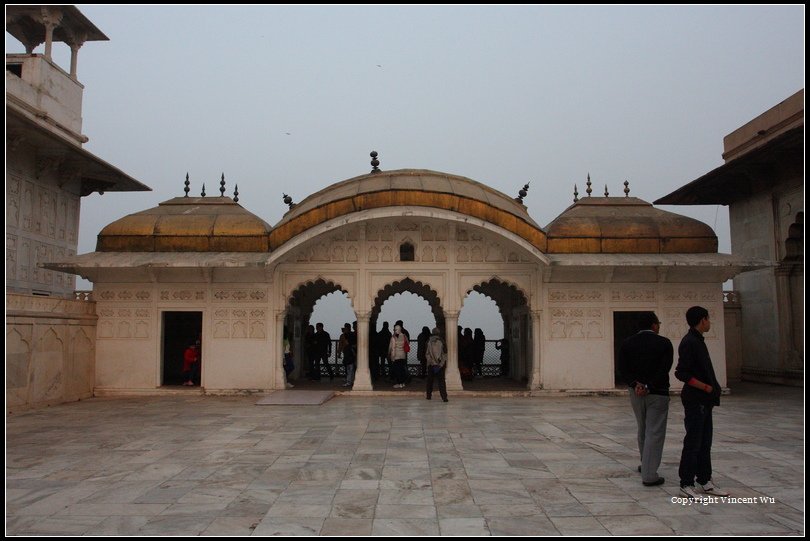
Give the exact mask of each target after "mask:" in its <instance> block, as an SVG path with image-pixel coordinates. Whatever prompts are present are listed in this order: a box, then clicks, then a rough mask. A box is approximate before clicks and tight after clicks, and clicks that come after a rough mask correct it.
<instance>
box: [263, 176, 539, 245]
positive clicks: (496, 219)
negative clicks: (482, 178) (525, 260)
mask: <svg viewBox="0 0 810 541" xmlns="http://www.w3.org/2000/svg"><path fill="white" fill-rule="evenodd" d="M408 206H418V207H434V208H438V209H443V210H450V211H454V212H458V213H461V214H466V215H468V216H472V217H475V218H480V219H481V220H484V221H487V222H489V223H492V224H494V225H497V226H499V227H502V228H503V229H505V230H507V231H510V232H512V233H515V234H516V235H518V236H520V237H522V238H524V239H525V240H527V241H528V242H529V243H531V244H532V245H533V246H535V247H536V248H538V249H540V250H543V251H545V249H546V234H545V232H544V231H543V230H542V228H541V227H540V226H539V225H538V224H537V223H536V222H535V221H534V220H532V218H531V217H530V216H529V213H528V212H527V211H526V207H524V206H523V205H521V204H520V203H518V202H517V201H515V200H514V199H512V198H511V197H509V196H507V195H506V194H504V193H502V192H499V191H498V190H495V189H493V188H490V187H489V186H485V185H484V184H481V183H479V182H475V181H474V180H470V179H469V178H466V177H461V176H457V175H449V174H447V173H439V172H436V171H429V170H427V169H399V170H395V171H381V172H376V173H369V174H366V175H362V176H359V177H355V178H351V179H348V180H344V181H342V182H338V183H336V184H332V185H331V186H329V187H327V188H324V189H323V190H321V191H319V192H316V193H314V194H312V195H310V196H309V197H307V198H306V199H304V200H303V201H301V203H299V204H298V205H296V206H295V207H294V208H293V209H292V210H290V211H289V212H288V213H287V214H285V215H284V217H283V218H282V219H281V221H280V222H279V223H277V224H276V225H275V227H274V228H273V230H272V231H271V232H270V249H271V250H274V249H276V248H278V247H279V246H281V245H282V244H284V243H285V242H287V241H288V240H290V239H291V238H293V237H295V236H296V235H298V234H300V233H302V232H304V231H306V230H308V229H310V228H313V227H316V226H318V225H320V224H322V223H324V222H326V221H328V220H332V219H334V218H338V217H340V216H345V215H347V214H351V213H353V212H360V211H363V210H367V209H374V208H381V207H408Z"/></svg>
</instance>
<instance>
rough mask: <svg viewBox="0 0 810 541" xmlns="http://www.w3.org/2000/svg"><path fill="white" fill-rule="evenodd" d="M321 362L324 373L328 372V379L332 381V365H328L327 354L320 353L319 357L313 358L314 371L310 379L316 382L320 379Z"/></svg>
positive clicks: (333, 375)
mask: <svg viewBox="0 0 810 541" xmlns="http://www.w3.org/2000/svg"><path fill="white" fill-rule="evenodd" d="M321 362H323V364H325V365H326V371H327V372H329V379H334V377H335V373H334V371H333V370H332V365H331V364H329V354H328V353H321V354H320V355H316V356H315V366H313V368H314V369H315V370H314V371H313V374H312V376H311V378H312V379H315V380H318V379H321Z"/></svg>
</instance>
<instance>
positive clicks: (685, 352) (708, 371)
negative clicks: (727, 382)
mask: <svg viewBox="0 0 810 541" xmlns="http://www.w3.org/2000/svg"><path fill="white" fill-rule="evenodd" d="M686 322H687V323H688V324H689V332H687V333H686V336H684V337H683V339H682V340H681V345H680V346H678V366H677V367H676V368H675V377H676V378H678V379H679V380H681V381H682V382H684V386H683V390H682V391H681V402H683V409H684V414H685V416H684V420H683V422H684V425H685V428H686V436H684V438H683V451H682V452H681V464H680V466H679V468H678V475H679V476H680V478H681V494H682V495H683V496H686V497H687V498H700V497H701V496H700V494H699V493H702V494H708V495H710V496H728V493H727V492H726V491H724V490H721V489H720V488H718V487H716V486H714V483H712V458H711V452H712V431H713V430H712V408H713V407H714V406H719V405H720V383H718V381H717V377H715V375H714V367H713V366H712V360H711V358H710V357H709V350H708V348H707V347H706V343H705V341H704V339H703V335H704V333H706V332H708V331H709V329H710V328H711V322H710V321H709V312H708V310H706V309H705V308H703V307H701V306H693V307H692V308H690V309H689V310H687V311H686ZM696 478H697V482H698V485H700V488H699V489H698V490H697V491H695V479H696Z"/></svg>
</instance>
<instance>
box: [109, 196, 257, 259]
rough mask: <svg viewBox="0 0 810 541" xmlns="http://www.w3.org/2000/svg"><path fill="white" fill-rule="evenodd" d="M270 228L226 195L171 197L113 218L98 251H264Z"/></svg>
mask: <svg viewBox="0 0 810 541" xmlns="http://www.w3.org/2000/svg"><path fill="white" fill-rule="evenodd" d="M270 229H271V227H270V225H269V224H267V222H265V221H264V220H262V219H261V218H259V217H257V216H256V215H254V214H252V213H250V212H248V211H247V210H245V209H244V208H242V206H241V205H239V204H237V203H234V202H233V200H232V199H231V198H230V197H175V198H174V199H169V200H168V201H164V202H163V203H160V204H159V205H158V206H157V207H154V208H151V209H148V210H144V211H142V212H136V213H135V214H130V215H129V216H125V217H123V218H121V219H120V220H116V221H115V222H113V223H111V224H110V225H108V226H107V227H105V228H104V229H102V230H101V233H99V235H98V242H97V244H96V251H98V252H266V251H268V246H267V238H268V234H269V233H270Z"/></svg>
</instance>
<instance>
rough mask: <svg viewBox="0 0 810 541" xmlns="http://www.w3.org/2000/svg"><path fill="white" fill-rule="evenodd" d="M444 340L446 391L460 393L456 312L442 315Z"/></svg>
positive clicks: (462, 387) (461, 387)
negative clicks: (445, 347) (445, 343)
mask: <svg viewBox="0 0 810 541" xmlns="http://www.w3.org/2000/svg"><path fill="white" fill-rule="evenodd" d="M444 327H445V334H446V336H445V340H446V341H447V370H445V381H446V383H447V390H448V391H461V390H463V389H464V386H463V385H462V384H461V374H459V372H458V312H445V313H444Z"/></svg>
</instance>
